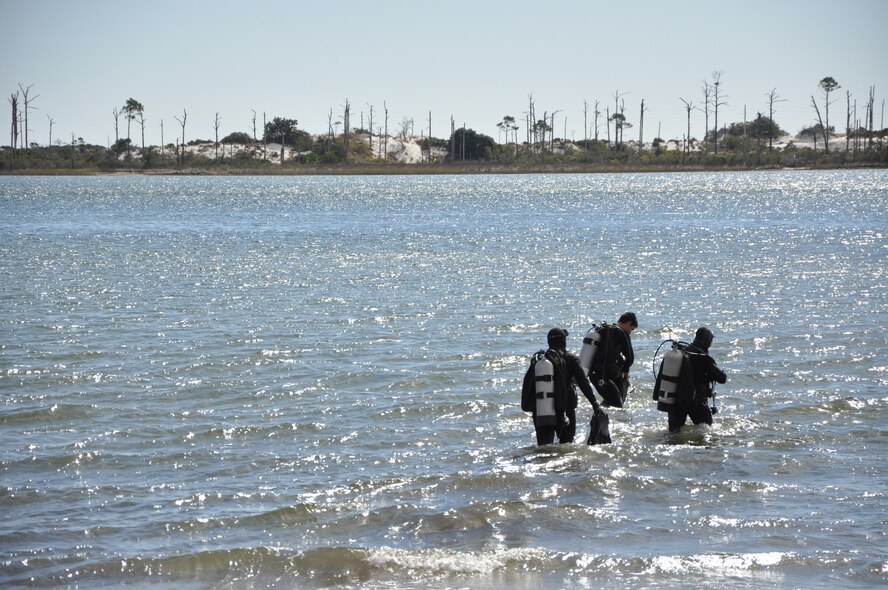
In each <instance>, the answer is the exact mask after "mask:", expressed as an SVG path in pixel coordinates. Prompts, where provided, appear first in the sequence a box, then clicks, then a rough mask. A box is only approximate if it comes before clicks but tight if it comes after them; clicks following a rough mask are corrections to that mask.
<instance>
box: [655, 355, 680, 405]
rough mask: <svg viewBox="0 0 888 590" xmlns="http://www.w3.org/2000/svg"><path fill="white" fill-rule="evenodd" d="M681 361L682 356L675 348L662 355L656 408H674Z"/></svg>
mask: <svg viewBox="0 0 888 590" xmlns="http://www.w3.org/2000/svg"><path fill="white" fill-rule="evenodd" d="M683 360H684V355H683V354H682V353H681V351H680V350H679V349H678V348H676V347H673V348H672V350H670V351H669V352H667V353H666V354H665V355H663V361H662V362H661V363H660V388H659V397H658V398H657V406H658V408H660V409H664V410H669V409H672V408H674V407H675V402H676V400H677V399H678V397H677V395H676V394H677V392H678V378H679V377H680V376H681V365H682V362H683Z"/></svg>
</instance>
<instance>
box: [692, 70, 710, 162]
mask: <svg viewBox="0 0 888 590" xmlns="http://www.w3.org/2000/svg"><path fill="white" fill-rule="evenodd" d="M702 90H703V115H704V122H703V145H704V146H705V145H706V136H707V135H709V104H710V103H711V101H712V98H711V97H712V87H711V86H710V85H709V82H708V81H706V80H705V79H704V80H703V88H702ZM690 140H691V138H690V136H689V137H688V141H690Z"/></svg>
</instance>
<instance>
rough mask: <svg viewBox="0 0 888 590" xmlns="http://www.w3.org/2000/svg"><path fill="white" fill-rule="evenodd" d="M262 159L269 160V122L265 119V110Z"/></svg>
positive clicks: (263, 113)
mask: <svg viewBox="0 0 888 590" xmlns="http://www.w3.org/2000/svg"><path fill="white" fill-rule="evenodd" d="M262 161H263V162H267V161H268V123H267V122H266V121H265V111H262Z"/></svg>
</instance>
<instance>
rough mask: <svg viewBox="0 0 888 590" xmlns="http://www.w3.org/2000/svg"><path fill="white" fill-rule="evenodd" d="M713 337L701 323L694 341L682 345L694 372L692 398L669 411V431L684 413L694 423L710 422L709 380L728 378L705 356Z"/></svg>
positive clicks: (681, 421)
mask: <svg viewBox="0 0 888 590" xmlns="http://www.w3.org/2000/svg"><path fill="white" fill-rule="evenodd" d="M714 338H715V336H714V335H713V334H712V331H711V330H710V329H709V328H707V327H705V326H703V327H701V328H698V329H697V333H696V335H695V336H694V341H693V342H692V343H691V344H689V345H688V346H686V347H685V349H684V350H685V351H686V352H687V353H688V356H689V357H690V362H691V367H692V368H693V372H694V398H693V399H692V400H691V401H690V402H688V404H686V405H684V406H683V407H679V408H675V409H673V410H669V432H675V431H676V430H678V429H680V428H681V427H682V426H684V425H685V422H687V419H688V416H690V417H691V421H692V422H693V423H694V424H712V409H711V408H710V407H709V398H711V397H713V396H714V392H713V389H712V382H713V381H715V382H717V383H725V382H726V381H727V380H728V377H727V375H725V373H724V371H722V370H721V369H719V368H718V366H717V365H716V364H715V359H713V358H712V357H711V356H709V347H710V346H711V345H712V340H713V339H714Z"/></svg>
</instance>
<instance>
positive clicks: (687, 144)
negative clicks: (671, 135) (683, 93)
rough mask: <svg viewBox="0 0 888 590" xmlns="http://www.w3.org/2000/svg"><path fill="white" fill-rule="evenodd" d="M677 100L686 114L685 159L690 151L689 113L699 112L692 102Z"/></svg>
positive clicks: (698, 108)
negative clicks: (683, 106)
mask: <svg viewBox="0 0 888 590" xmlns="http://www.w3.org/2000/svg"><path fill="white" fill-rule="evenodd" d="M678 100H680V101H681V102H683V103H684V105H685V110H686V111H687V113H688V134H687V136H686V138H685V149H684V153H685V158H687V157H688V156H689V155H690V151H691V149H690V144H691V111H693V110H695V109H696V110H700V107H695V106H694V103H693V101H687V100H685V99H683V98H679V99H678Z"/></svg>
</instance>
